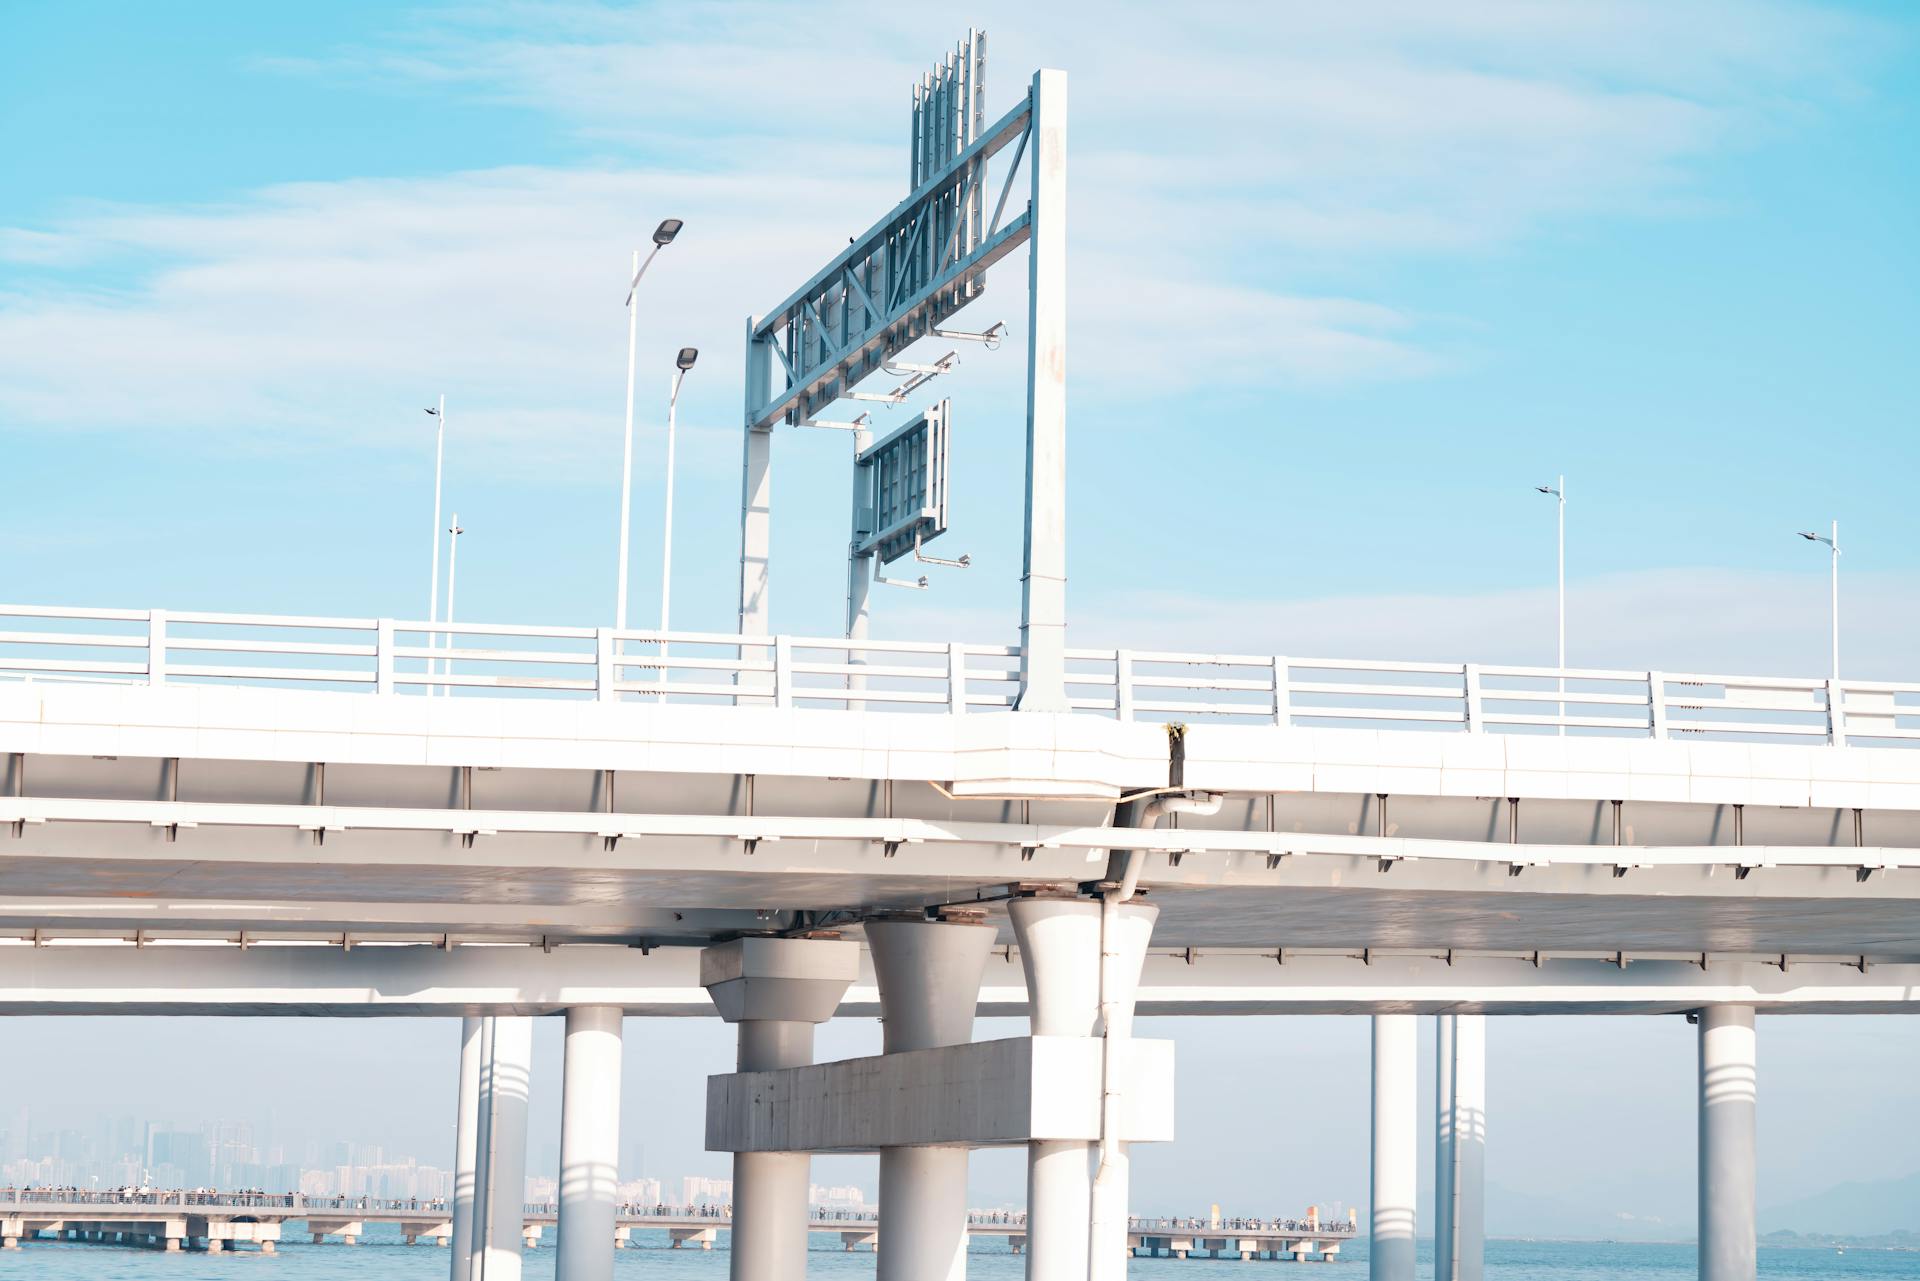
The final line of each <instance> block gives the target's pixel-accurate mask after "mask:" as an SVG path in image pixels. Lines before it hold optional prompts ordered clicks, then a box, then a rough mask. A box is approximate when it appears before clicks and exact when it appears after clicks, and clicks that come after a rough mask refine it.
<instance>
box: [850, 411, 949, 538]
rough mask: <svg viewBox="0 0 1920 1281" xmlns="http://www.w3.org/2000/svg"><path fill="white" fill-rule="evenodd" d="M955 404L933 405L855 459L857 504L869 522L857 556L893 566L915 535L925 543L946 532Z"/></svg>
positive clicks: (862, 531)
mask: <svg viewBox="0 0 1920 1281" xmlns="http://www.w3.org/2000/svg"><path fill="white" fill-rule="evenodd" d="M951 406H952V402H951V401H948V400H943V401H941V402H940V403H939V404H937V405H932V406H929V407H928V408H927V410H926V412H925V413H922V414H921V415H920V416H919V417H917V418H915V419H914V420H913V421H911V422H909V423H906V424H905V425H903V426H901V427H900V428H898V429H896V430H894V431H892V432H889V433H888V434H887V435H886V436H885V437H884V438H883V439H881V440H878V441H875V442H874V443H873V444H872V445H870V446H868V447H867V448H866V449H865V450H863V451H862V452H861V453H860V455H859V456H858V457H857V458H855V459H854V463H853V466H854V487H853V491H854V494H855V495H856V499H855V501H856V502H857V503H858V504H859V506H860V507H861V508H862V509H863V510H862V511H861V513H860V516H862V517H865V518H866V519H864V520H862V521H861V522H860V523H861V524H862V525H863V526H864V529H862V530H861V531H860V534H859V537H858V538H857V539H856V542H855V548H854V550H855V552H856V554H858V555H861V556H869V555H878V556H879V557H880V560H881V563H882V564H889V563H891V562H893V561H896V560H898V559H900V558H901V557H902V556H905V555H908V554H909V553H911V552H912V551H913V548H914V541H915V539H916V537H917V538H918V540H919V542H920V543H921V544H922V545H925V544H926V543H929V542H931V541H933V540H934V539H935V538H938V537H939V536H940V535H941V534H944V533H945V532H946V530H947V434H948V426H949V423H950V422H951V416H950V415H951Z"/></svg>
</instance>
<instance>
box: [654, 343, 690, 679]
mask: <svg viewBox="0 0 1920 1281" xmlns="http://www.w3.org/2000/svg"><path fill="white" fill-rule="evenodd" d="M686 376H687V374H686V370H684V369H677V370H675V371H674V374H673V377H672V378H671V379H670V380H669V381H668V384H667V498H666V509H667V510H666V517H665V519H664V521H663V522H662V527H661V530H660V630H661V631H663V632H670V631H672V630H673V437H674V420H675V418H676V417H677V416H678V414H679V405H680V382H681V380H682V379H683V378H685V377H686ZM664 645H665V642H662V646H663V648H664ZM660 679H662V680H665V679H666V672H665V670H664V669H663V670H662V671H661V674H660Z"/></svg>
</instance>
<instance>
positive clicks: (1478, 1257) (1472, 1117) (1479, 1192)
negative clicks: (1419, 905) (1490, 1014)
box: [1453, 1014, 1487, 1281]
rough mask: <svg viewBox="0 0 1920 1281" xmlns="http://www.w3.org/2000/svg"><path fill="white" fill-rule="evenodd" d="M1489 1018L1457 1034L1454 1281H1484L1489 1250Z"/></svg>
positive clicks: (1459, 1019)
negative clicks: (1487, 1186) (1482, 1279)
mask: <svg viewBox="0 0 1920 1281" xmlns="http://www.w3.org/2000/svg"><path fill="white" fill-rule="evenodd" d="M1486 1171H1487V1016H1486V1015H1484V1014H1461V1015H1458V1016H1456V1018H1455V1021H1454V1034H1453V1206H1454V1210H1453V1238H1454V1269H1453V1281H1481V1278H1482V1277H1483V1276H1485V1275H1486V1248H1487V1208H1486V1206H1487V1198H1486Z"/></svg>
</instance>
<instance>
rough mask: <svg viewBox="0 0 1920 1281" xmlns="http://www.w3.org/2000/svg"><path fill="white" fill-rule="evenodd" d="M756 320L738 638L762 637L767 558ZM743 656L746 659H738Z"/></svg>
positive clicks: (768, 488)
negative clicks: (757, 416)
mask: <svg viewBox="0 0 1920 1281" xmlns="http://www.w3.org/2000/svg"><path fill="white" fill-rule="evenodd" d="M759 323H760V318H759V317H758V316H751V317H749V318H748V319H747V369H746V378H747V386H746V416H747V424H746V439H745V440H744V441H742V442H741V457H740V634H741V635H742V636H765V635H766V634H767V633H768V632H769V631H771V630H772V629H771V627H770V626H769V623H768V605H767V564H768V560H769V558H770V557H771V556H772V554H773V428H772V426H770V425H769V426H767V427H755V426H754V425H753V416H754V414H755V413H756V412H758V411H759V410H760V408H761V407H762V406H764V405H765V404H766V403H767V396H768V394H769V391H770V389H771V387H772V384H773V349H772V346H771V343H772V341H773V340H772V339H771V338H755V337H754V329H755V327H756V326H757V325H758V324H759ZM741 657H743V658H745V657H747V655H744V654H743V655H741Z"/></svg>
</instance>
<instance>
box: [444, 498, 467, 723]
mask: <svg viewBox="0 0 1920 1281" xmlns="http://www.w3.org/2000/svg"><path fill="white" fill-rule="evenodd" d="M466 532H467V531H466V530H464V529H462V528H461V527H460V513H459V512H455V513H454V514H453V523H452V524H451V525H449V526H447V623H448V625H449V626H451V625H452V623H453V578H454V571H455V569H457V568H458V567H459V564H460V535H462V534H464V533H466ZM452 647H453V633H452V632H451V631H449V632H448V633H447V648H449V649H451V648H452ZM451 666H452V664H451V662H450V661H449V660H445V659H443V660H441V663H440V674H441V675H442V676H444V675H446V674H447V672H448V670H449V668H450V667H451ZM439 692H440V693H442V694H451V693H452V692H453V691H452V689H450V688H447V687H444V686H443V687H442V688H441V689H440V691H439Z"/></svg>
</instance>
